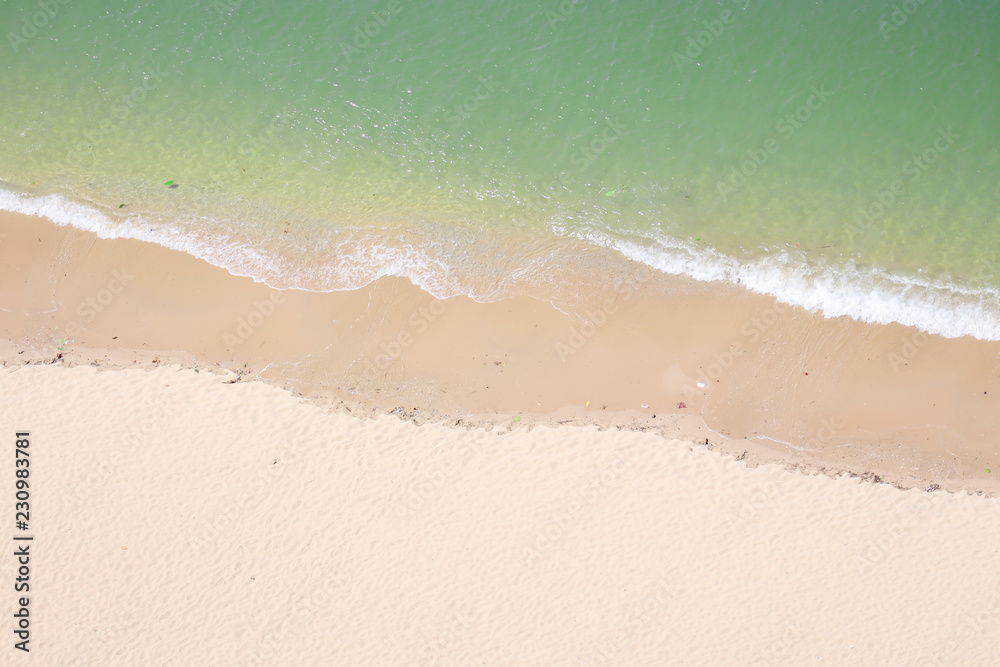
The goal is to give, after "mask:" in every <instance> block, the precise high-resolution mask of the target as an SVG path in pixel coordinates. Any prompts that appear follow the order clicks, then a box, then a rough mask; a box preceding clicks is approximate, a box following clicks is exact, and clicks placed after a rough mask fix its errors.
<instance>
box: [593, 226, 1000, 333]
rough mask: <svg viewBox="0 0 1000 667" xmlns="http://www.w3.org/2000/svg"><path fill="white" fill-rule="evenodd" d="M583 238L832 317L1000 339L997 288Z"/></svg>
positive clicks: (786, 257) (673, 245) (684, 246)
mask: <svg viewBox="0 0 1000 667" xmlns="http://www.w3.org/2000/svg"><path fill="white" fill-rule="evenodd" d="M581 238H585V239H586V240H588V241H590V242H592V243H598V244H600V245H603V246H605V247H608V248H614V249H616V250H618V251H619V252H621V253H622V254H624V255H625V256H627V257H630V258H632V259H633V260H635V261H639V262H643V263H645V264H648V265H649V266H652V267H654V268H656V269H659V270H661V271H663V272H665V273H670V274H675V275H688V276H691V277H693V278H695V279H697V280H702V281H713V280H717V281H726V282H730V283H738V284H740V285H742V286H744V287H746V288H747V289H750V290H752V291H754V292H758V293H761V294H768V295H771V296H773V297H775V298H777V299H778V300H779V301H782V302H784V303H787V304H790V305H793V306H801V307H803V308H806V309H807V310H809V311H812V312H816V313H821V314H823V315H824V316H825V317H830V318H833V317H841V316H845V315H846V316H848V317H852V318H854V319H856V320H860V321H862V322H871V323H877V324H889V323H891V322H897V323H900V324H906V325H909V326H913V327H917V328H919V329H922V330H923V331H926V332H928V333H934V334H939V335H941V336H945V337H947V338H959V337H961V336H973V337H975V338H979V339H981V340H1000V290H997V289H996V288H994V287H968V286H963V285H959V284H954V283H950V282H945V281H938V280H933V279H930V278H925V277H922V276H900V275H893V274H890V273H888V272H886V271H883V270H881V269H878V268H871V267H860V266H857V265H845V266H837V267H832V266H819V267H813V266H809V265H807V264H806V263H805V262H804V261H803V259H802V258H801V257H795V256H793V255H792V254H790V253H787V252H782V253H778V254H775V255H771V256H769V257H767V258H766V259H762V260H759V261H754V262H741V261H739V260H737V259H735V258H733V257H731V256H728V255H724V254H722V253H720V252H717V251H715V250H713V249H710V248H709V249H706V248H702V247H697V246H694V245H692V244H689V243H685V242H683V241H680V240H676V239H672V238H670V237H667V236H659V237H657V238H656V239H647V240H648V241H651V243H642V242H639V241H625V240H620V239H616V238H614V237H612V236H610V235H607V234H603V233H589V234H581Z"/></svg>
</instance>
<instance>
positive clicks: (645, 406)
mask: <svg viewBox="0 0 1000 667" xmlns="http://www.w3.org/2000/svg"><path fill="white" fill-rule="evenodd" d="M640 407H641V408H642V409H643V410H645V409H647V408H648V407H649V405H648V404H647V403H643V404H642V405H641V406H640Z"/></svg>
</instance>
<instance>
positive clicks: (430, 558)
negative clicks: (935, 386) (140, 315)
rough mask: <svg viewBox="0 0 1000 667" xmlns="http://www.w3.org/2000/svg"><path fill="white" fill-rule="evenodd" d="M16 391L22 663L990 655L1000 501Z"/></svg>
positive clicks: (656, 451) (264, 401) (133, 399)
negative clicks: (26, 517) (26, 523)
mask: <svg viewBox="0 0 1000 667" xmlns="http://www.w3.org/2000/svg"><path fill="white" fill-rule="evenodd" d="M228 379H230V380H231V379H233V377H229V378H228ZM0 383H2V391H3V396H4V401H5V406H4V423H5V429H6V430H7V431H9V432H12V431H13V429H15V428H27V427H29V426H30V427H31V435H32V447H33V450H34V457H35V458H34V459H33V461H32V466H33V467H32V471H33V473H32V474H33V479H34V480H35V483H36V486H35V491H34V493H35V498H36V501H35V502H36V503H37V509H35V510H34V511H35V512H36V514H35V515H34V516H35V518H34V523H33V532H34V534H35V535H36V540H35V542H34V543H33V545H32V549H33V550H34V552H33V553H34V560H33V562H32V567H33V573H34V575H33V576H34V579H33V583H34V585H35V586H37V592H34V593H33V596H32V597H33V602H32V614H33V617H34V618H35V624H34V626H33V632H34V634H33V640H32V647H33V651H32V653H31V655H30V659H29V657H28V656H23V655H17V652H13V653H14V655H13V657H12V658H10V659H8V658H6V657H5V658H4V664H37V665H61V666H67V665H181V664H183V665H234V664H248V665H257V664H267V665H299V664H315V665H331V664H332V665H671V664H690V665H806V664H810V665H811V664H824V665H929V664H937V665H957V664H962V665H989V664H995V661H996V655H995V649H996V646H997V645H998V642H1000V632H998V629H1000V573H998V571H997V568H996V563H997V558H998V549H1000V547H998V541H997V530H996V526H997V525H998V521H1000V513H998V503H997V501H996V500H994V499H989V498H984V497H976V496H970V495H967V494H965V493H959V494H949V493H945V492H936V493H925V492H922V491H919V490H915V489H914V490H909V491H901V490H899V489H896V488H893V487H891V486H889V485H885V484H881V485H877V484H868V483H864V482H862V481H860V480H858V479H856V478H846V477H845V478H842V479H832V478H830V477H829V476H826V475H804V474H800V473H790V472H787V471H786V470H784V469H783V468H781V467H779V466H775V465H762V466H760V467H757V468H755V469H748V468H746V467H745V465H744V463H742V462H738V461H735V460H733V459H732V458H731V457H729V456H726V455H723V454H720V453H718V452H713V451H709V450H708V449H707V448H706V447H704V446H696V445H690V444H687V443H684V442H680V441H676V440H667V439H663V438H661V437H660V436H657V435H654V434H650V433H637V432H618V431H605V432H600V431H597V430H596V429H595V428H593V427H589V428H576V427H561V428H557V429H553V428H548V427H536V428H533V429H528V428H526V427H523V426H522V425H520V424H516V425H515V424H510V425H508V426H502V427H496V428H494V429H493V430H492V431H490V432H487V431H485V430H482V429H462V428H448V427H446V426H443V425H439V424H428V425H423V426H415V425H413V424H411V423H407V422H404V421H401V420H398V419H395V418H393V417H387V416H382V417H380V418H378V419H369V420H362V419H357V418H354V417H351V416H348V415H345V414H329V413H326V412H324V411H323V410H321V409H320V408H319V407H317V406H313V405H308V404H305V403H304V402H303V401H302V400H301V399H298V398H297V397H294V396H292V395H291V394H290V393H288V392H286V391H282V390H280V389H277V388H274V387H269V386H267V385H265V384H262V383H248V382H239V383H233V384H227V377H226V376H221V375H216V374H212V373H207V372H201V373H197V374H196V373H195V372H194V371H192V370H188V369H179V368H178V367H176V366H174V367H164V368H158V369H155V370H152V371H145V370H123V371H112V372H99V371H97V370H95V369H93V368H87V367H77V368H72V369H67V368H61V367H59V366H27V367H21V368H16V369H9V370H6V371H4V372H3V373H0ZM511 427H512V428H511ZM11 468H12V464H11V457H9V456H5V457H2V462H0V474H2V475H3V477H4V479H8V478H9V477H10V474H11ZM12 560H13V559H12V557H11V555H10V553H9V552H8V553H6V555H5V556H4V558H3V572H4V573H5V574H6V573H8V572H10V571H11V567H12ZM5 588H6V586H5ZM3 650H4V654H5V656H8V655H11V653H12V652H11V651H10V650H9V647H8V646H5V647H4V649H3Z"/></svg>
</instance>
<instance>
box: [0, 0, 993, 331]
mask: <svg viewBox="0 0 1000 667" xmlns="http://www.w3.org/2000/svg"><path fill="white" fill-rule="evenodd" d="M0 30H2V31H3V33H4V39H3V40H2V42H0V54H2V55H0V207H2V208H7V209H11V210H19V211H25V212H35V213H41V214H43V215H47V216H48V217H51V218H53V219H55V220H56V221H57V222H61V223H65V224H73V225H77V226H80V227H85V228H88V229H93V230H94V231H97V232H98V233H100V234H102V235H105V236H130V237H135V238H143V239H147V240H152V241H156V242H159V243H162V244H164V245H168V246H171V247H175V248H179V249H182V250H186V251H188V252H191V253H192V254H195V255H197V256H200V257H203V258H205V259H207V260H209V261H211V262H213V263H216V264H218V265H220V266H224V267H226V268H227V269H229V270H230V271H232V272H234V273H237V274H242V275H251V276H254V277H255V278H257V279H259V280H264V281H266V282H268V283H270V284H272V285H274V286H276V287H293V286H294V287H302V288H307V289H318V290H332V289H348V288H356V287H360V286H362V285H364V284H367V283H368V282H371V281H372V280H374V279H376V278H378V277H380V276H383V275H399V276H405V277H408V278H410V279H411V280H413V281H414V282H415V283H416V284H418V285H421V286H423V287H425V288H427V289H428V290H430V291H431V292H433V293H434V294H436V295H437V296H442V297H444V296H452V295H455V294H469V295H471V296H473V297H475V298H478V299H481V300H493V299H498V298H502V297H504V296H507V295H510V294H514V293H541V294H548V293H551V290H552V289H553V288H552V283H553V280H554V279H553V276H555V275H558V274H559V272H560V271H563V270H565V269H566V267H567V266H571V265H572V264H573V263H574V262H581V261H583V260H581V258H586V261H587V262H589V264H587V272H588V275H591V276H592V277H593V278H594V279H596V280H602V276H601V275H600V263H599V262H597V264H596V271H595V264H594V261H595V260H594V259H593V258H594V257H596V256H599V253H597V251H598V250H599V249H611V250H613V251H615V252H619V253H623V254H625V255H627V256H628V257H629V258H631V259H634V260H637V261H641V262H645V263H647V264H649V265H650V266H653V267H655V268H658V269H661V270H663V271H666V272H669V273H678V274H681V273H683V274H687V275H691V276H694V277H696V278H699V279H702V280H724V281H731V282H735V281H739V282H740V283H741V284H743V285H745V286H747V287H749V288H750V289H754V290H757V291H761V292H765V293H769V294H773V295H775V296H777V297H778V298H779V299H782V300H784V301H786V302H789V303H794V304H797V305H803V306H806V307H808V308H811V309H813V310H821V311H822V312H824V313H825V314H827V315H829V316H839V315H845V314H846V315H851V316H853V317H856V318H859V319H862V320H866V321H879V322H889V321H898V322H903V323H906V324H913V325H916V326H919V327H921V328H923V329H925V330H927V331H931V332H935V333H942V334H945V335H949V336H960V335H974V336H977V337H979V338H984V339H991V340H996V339H1000V224H998V222H1000V220H998V218H1000V181H998V176H1000V150H998V135H1000V38H998V35H1000V4H998V2H995V1H994V2H974V3H965V4H961V3H946V2H934V1H932V0H926V1H925V2H919V0H911V1H909V2H903V3H900V2H895V1H893V2H875V3H861V2H855V1H853V0H849V1H845V2H842V3H825V4H818V3H815V2H802V1H799V2H772V3H767V4H765V3H759V4H758V3H754V2H745V1H741V2H730V1H726V2H702V3H680V2H664V1H659V2H649V1H641V0H623V1H621V2H614V3H599V2H595V1H593V0H591V1H583V2H577V3H573V2H571V1H569V0H567V1H565V2H562V3H558V2H547V3H537V4H534V3H528V4H522V3H510V2H490V3H478V4H477V3H459V2H453V1H451V0H444V1H441V2H437V3H425V4H417V3H409V2H406V0H398V2H397V1H394V2H365V3H349V4H341V3H329V2H314V1H303V2H297V3H284V2H280V3H273V2H271V3H266V2H263V1H253V0H245V1H243V2H239V0H226V1H224V2H223V1H217V2H204V1H191V0H180V1H178V2H173V3H166V2H148V1H140V2H138V3H135V4H132V5H128V6H123V5H121V4H118V3H111V2H108V1H107V0H66V2H65V4H64V3H62V2H60V1H59V0H51V1H49V2H38V0H34V1H31V2H29V1H26V0H25V1H22V0H7V1H6V2H4V3H3V5H2V6H0ZM168 183H169V184H168ZM607 278H608V279H609V280H610V279H611V277H610V276H608V277H607ZM546 290H548V291H546Z"/></svg>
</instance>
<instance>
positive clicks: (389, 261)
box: [0, 188, 1000, 341]
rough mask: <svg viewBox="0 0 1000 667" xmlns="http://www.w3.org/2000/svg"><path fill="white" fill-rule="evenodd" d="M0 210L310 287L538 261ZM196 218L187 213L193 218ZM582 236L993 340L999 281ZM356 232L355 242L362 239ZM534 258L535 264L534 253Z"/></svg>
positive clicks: (490, 295) (815, 304) (632, 253)
mask: <svg viewBox="0 0 1000 667" xmlns="http://www.w3.org/2000/svg"><path fill="white" fill-rule="evenodd" d="M0 209H5V210H8V211H15V212H18V213H24V214H27V215H38V216H44V217H46V218H48V219H50V220H52V221H53V222H55V223H57V224H59V225H72V226H74V227H77V228H80V229H84V230H87V231H91V232H93V233H95V234H97V235H98V236H99V237H101V238H107V239H113V238H131V239H138V240H141V241H148V242H152V243H157V244H160V245H163V246H165V247H168V248H172V249H175V250H180V251H183V252H186V253H188V254H190V255H193V256H195V257H198V258H200V259H203V260H205V261H207V262H210V263H212V264H214V265H216V266H220V267H222V268H225V269H226V270H228V271H229V272H230V273H232V274H234V275H238V276H247V277H250V278H252V279H254V280H256V281H258V282H263V283H266V284H268V285H271V286H272V287H275V288H278V289H288V288H298V289H306V290H312V291H337V290H349V289H358V288H360V287H363V286H365V285H367V284H369V283H371V282H373V281H375V280H378V279H379V278H381V277H384V276H399V277H404V278H407V279H409V280H410V281H411V282H413V283H414V284H415V285H417V286H419V287H421V288H422V289H424V290H426V291H428V292H430V293H431V294H433V295H434V296H436V297H438V298H447V297H451V296H456V295H459V294H465V295H467V296H471V297H472V298H474V299H476V300H478V301H495V300H497V299H500V298H503V297H504V296H507V295H509V294H511V293H512V292H513V291H516V290H517V289H518V288H519V287H525V288H527V287H530V285H531V281H532V280H533V278H532V276H540V275H543V274H544V273H545V270H544V267H540V266H534V267H533V268H532V270H527V269H526V268H525V267H521V268H520V269H519V270H516V271H513V272H509V274H508V275H507V277H506V278H505V279H496V280H492V281H489V282H488V283H487V284H481V285H478V286H475V287H473V286H470V285H471V283H470V282H469V281H468V277H467V276H466V277H463V276H461V275H459V274H460V271H458V270H457V269H456V267H451V266H448V265H447V264H446V263H445V262H443V261H442V259H441V258H440V257H438V256H435V255H433V254H431V253H429V252H427V251H426V250H425V249H422V248H420V247H419V246H418V245H408V246H405V247H390V246H387V245H378V244H377V243H378V242H377V240H376V239H374V238H372V239H370V243H365V242H364V239H353V240H352V242H351V243H350V244H343V245H340V246H337V247H336V248H332V249H330V250H329V251H327V252H326V253H325V254H324V255H323V256H313V257H311V258H310V260H311V263H305V264H303V263H301V262H299V261H297V259H296V258H285V257H278V256H275V255H273V254H272V253H269V252H268V251H267V250H265V249H263V248H261V247H256V246H254V245H253V244H251V243H247V242H241V241H237V240H234V239H232V238H226V237H223V236H221V235H218V234H207V233H195V232H191V231H184V230H182V229H179V228H176V227H172V226H169V225H163V224H155V225H152V226H151V225H150V224H149V222H148V221H145V220H144V219H143V216H142V215H140V214H133V215H131V216H128V217H127V218H125V219H124V220H122V221H116V220H113V219H112V218H111V217H109V216H107V215H105V214H104V213H102V212H101V211H99V210H97V209H96V208H92V207H89V206H86V205H83V204H79V203H76V202H73V201H70V200H68V199H67V198H65V197H62V196H60V195H47V196H41V197H33V196H29V195H24V194H20V193H16V192H13V191H10V190H6V189H3V188H0ZM192 222H194V221H192ZM577 236H578V237H579V238H580V239H582V240H585V241H587V242H589V243H593V244H598V245H601V246H604V247H606V248H610V249H614V250H617V251H619V252H621V253H622V254H624V255H625V256H627V257H630V258H631V259H633V260H635V261H639V262H643V263H645V264H647V265H649V266H651V267H653V268H656V269H659V270H661V271H663V272H665V273H669V274H675V275H687V276H691V277H693V278H695V279H697V280H702V281H726V282H731V283H739V284H740V285H743V286H744V287H746V288H748V289H750V290H752V291H754V292H758V293H761V294H768V295H771V296H774V297H775V298H777V299H778V300H780V301H782V302H784V303H788V304H790V305H796V306H801V307H803V308H806V309H808V310H810V311H813V312H818V313H822V314H823V315H824V316H826V317H840V316H845V315H846V316H849V317H852V318H854V319H857V320H861V321H863V322H872V323H879V324H888V323H890V322H898V323H901V324H906V325H910V326H914V327H917V328H920V329H922V330H924V331H926V332H928V333H934V334H940V335H942V336H946V337H949V338H958V337H961V336H973V337H975V338H979V339H982V340H990V341H993V340H1000V290H997V289H996V288H993V287H966V286H962V285H957V284H953V283H948V282H943V281H935V280H931V279H928V278H923V277H921V276H899V275H892V274H889V273H887V272H885V271H882V270H880V269H877V268H870V267H858V266H844V267H836V268H834V267H811V266H808V265H807V264H805V263H804V262H803V261H802V259H801V258H797V257H794V256H792V255H791V254H789V253H779V254H776V255H772V256H770V257H768V258H766V259H763V260H759V261H755V262H741V261H739V260H737V259H736V258H734V257H731V256H728V255H724V254H722V253H720V252H717V251H715V250H713V249H706V248H702V247H697V246H694V245H692V244H689V243H686V242H683V241H680V240H677V239H672V238H671V237H668V236H666V235H663V236H659V237H657V238H655V239H642V240H638V239H636V240H623V239H620V238H616V237H614V236H612V235H610V234H607V233H603V232H593V231H592V232H589V233H580V234H577ZM359 241H360V242H359ZM534 263H535V264H537V263H538V259H537V258H536V260H535V262H534Z"/></svg>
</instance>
